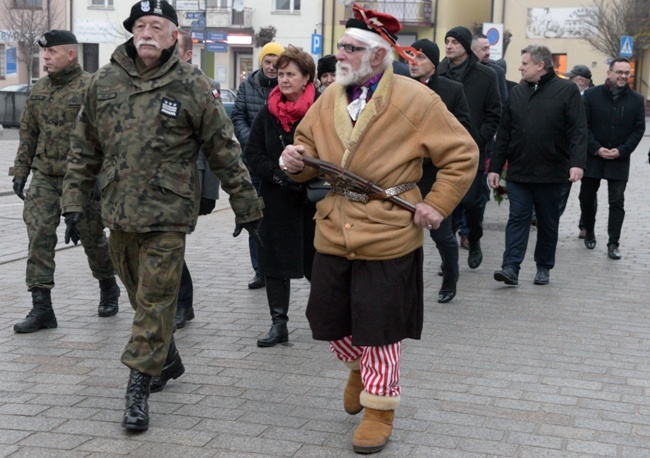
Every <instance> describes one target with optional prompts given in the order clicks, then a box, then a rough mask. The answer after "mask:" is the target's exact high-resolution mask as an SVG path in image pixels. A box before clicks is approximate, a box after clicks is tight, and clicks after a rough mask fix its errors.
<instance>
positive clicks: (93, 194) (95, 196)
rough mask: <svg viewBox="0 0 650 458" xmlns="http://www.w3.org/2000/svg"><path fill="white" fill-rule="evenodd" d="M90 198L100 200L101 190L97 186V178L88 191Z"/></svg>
mask: <svg viewBox="0 0 650 458" xmlns="http://www.w3.org/2000/svg"><path fill="white" fill-rule="evenodd" d="M90 198H91V199H92V200H102V190H101V189H100V188H99V180H97V181H96V182H95V186H93V190H92V191H90Z"/></svg>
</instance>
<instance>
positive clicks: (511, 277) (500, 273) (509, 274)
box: [494, 267, 519, 286]
mask: <svg viewBox="0 0 650 458" xmlns="http://www.w3.org/2000/svg"><path fill="white" fill-rule="evenodd" d="M494 279H495V280H496V281H502V282H504V283H505V284H506V285H511V286H515V285H518V284H519V275H517V272H515V271H514V270H513V269H512V267H504V268H503V269H501V270H497V271H496V272H494Z"/></svg>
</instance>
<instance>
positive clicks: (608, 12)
mask: <svg viewBox="0 0 650 458" xmlns="http://www.w3.org/2000/svg"><path fill="white" fill-rule="evenodd" d="M593 5H594V6H595V7H596V9H595V10H592V11H593V12H592V14H590V15H588V16H586V17H585V26H586V27H587V28H591V29H593V30H595V31H596V32H597V33H596V34H594V35H593V36H591V37H588V38H584V39H585V40H587V41H588V42H589V43H590V44H591V45H592V46H593V47H594V48H595V49H596V50H598V51H600V52H602V53H603V54H605V55H606V56H609V57H616V56H618V54H619V51H620V47H621V37H622V36H624V35H631V36H632V37H634V49H635V54H636V51H637V50H639V49H645V48H648V47H649V46H650V32H649V27H650V6H649V5H648V0H593Z"/></svg>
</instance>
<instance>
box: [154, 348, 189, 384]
mask: <svg viewBox="0 0 650 458" xmlns="http://www.w3.org/2000/svg"><path fill="white" fill-rule="evenodd" d="M184 373H185V366H183V361H182V360H181V355H180V354H179V353H178V350H177V349H176V342H174V338H172V341H171V343H170V344H169V351H168V352H167V359H165V365H164V366H163V370H162V372H161V373H160V376H158V377H152V378H151V392H152V393H158V392H159V391H162V390H163V388H165V385H167V382H169V381H170V380H171V379H174V380H176V379H177V378H178V377H180V376H181V375H183V374H184Z"/></svg>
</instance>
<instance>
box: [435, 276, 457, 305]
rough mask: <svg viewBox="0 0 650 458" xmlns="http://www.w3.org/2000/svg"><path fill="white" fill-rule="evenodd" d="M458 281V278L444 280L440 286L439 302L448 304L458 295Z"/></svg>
mask: <svg viewBox="0 0 650 458" xmlns="http://www.w3.org/2000/svg"><path fill="white" fill-rule="evenodd" d="M456 283H457V280H448V279H443V280H442V286H441V287H440V291H438V303H440V304H446V303H447V302H451V300H452V299H453V298H454V297H456Z"/></svg>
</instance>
